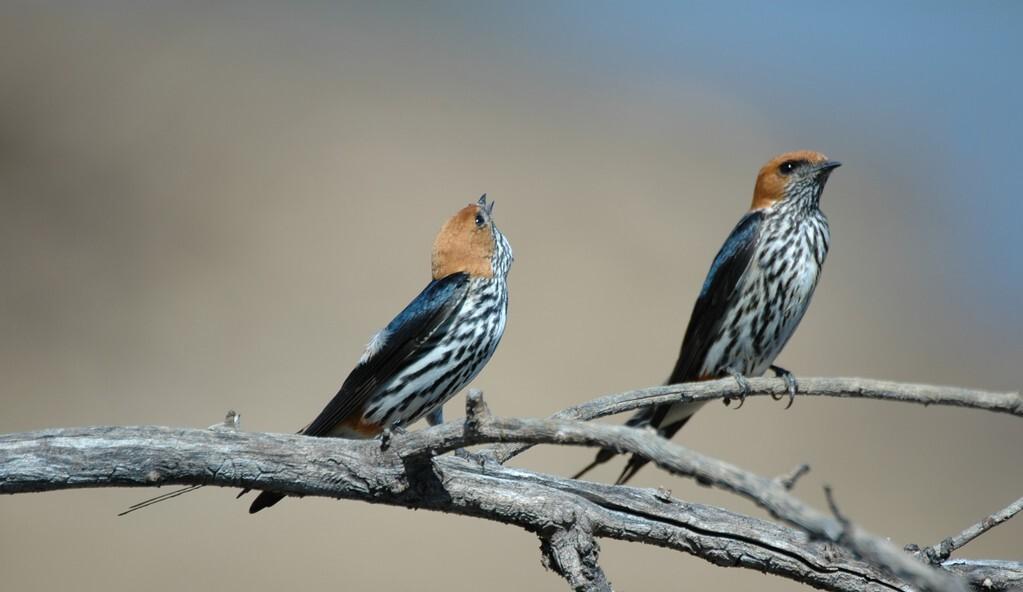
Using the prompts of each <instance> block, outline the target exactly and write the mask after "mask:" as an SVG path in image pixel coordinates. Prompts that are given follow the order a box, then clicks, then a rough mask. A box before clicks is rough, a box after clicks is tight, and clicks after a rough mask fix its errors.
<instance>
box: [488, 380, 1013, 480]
mask: <svg viewBox="0 0 1023 592" xmlns="http://www.w3.org/2000/svg"><path fill="white" fill-rule="evenodd" d="M748 381H749V386H750V389H751V391H750V392H749V393H748V395H747V396H748V397H777V396H781V395H788V386H787V385H786V384H785V381H784V380H783V379H781V378H750V379H748ZM740 394H741V390H740V388H739V386H738V385H737V384H736V382H735V381H734V380H733V379H731V378H722V379H720V380H709V381H705V382H689V383H685V384H669V385H665V386H656V387H651V388H644V389H636V390H632V391H626V392H624V393H618V394H614V395H607V396H605V397H601V398H599V399H593V400H592V401H587V402H585V403H581V404H579V405H575V406H573V407H569V408H568V409H565V410H563V411H559V412H558V413H555V414H554V415H552V416H551V418H557V419H578V420H590V419H597V418H600V417H606V416H608V415H616V414H619V413H627V412H629V411H635V410H636V409H640V408H642V407H649V406H651V405H660V404H662V403H675V402H680V401H682V402H690V401H711V400H714V399H722V400H724V399H734V398H736V397H737V396H739V395H740ZM798 397H799V398H803V397H837V398H843V399H845V398H848V399H875V400H880V401H896V402H901V403H915V404H918V405H924V406H929V405H942V406H949V407H966V408H970V409H979V410H984V411H991V412H994V413H1006V414H1009V415H1015V416H1016V417H1023V397H1021V396H1020V394H1019V393H1017V392H1010V393H993V392H989V391H981V390H974V389H965V388H960V387H952V386H936V385H928V384H910V383H901V382H890V381H886V380H873V379H869V378H804V377H800V378H799V394H798ZM529 448H530V446H528V445H517V446H503V447H499V448H497V449H495V450H493V451H491V454H493V455H494V457H495V458H496V459H497V460H499V461H500V462H505V461H507V460H509V459H510V458H512V457H514V456H516V455H518V454H521V453H522V452H524V451H525V450H528V449H529Z"/></svg>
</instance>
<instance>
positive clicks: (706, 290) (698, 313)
mask: <svg viewBox="0 0 1023 592" xmlns="http://www.w3.org/2000/svg"><path fill="white" fill-rule="evenodd" d="M763 218H764V215H763V214H762V213H761V212H750V213H748V214H746V215H745V216H743V217H742V219H741V220H739V223H738V224H736V226H735V228H734V229H732V233H731V234H729V235H728V239H726V240H725V244H724V245H722V247H721V250H720V251H718V254H717V256H716V257H715V258H714V263H712V264H711V266H710V271H709V272H707V279H706V280H705V281H704V283H703V288H702V289H701V290H700V296H699V297H698V298H697V299H696V304H695V305H694V306H693V313H692V315H690V317H689V326H688V327H687V328H686V335H685V338H684V339H683V340H682V349H681V350H680V351H679V356H678V361H677V362H676V363H675V369H674V370H673V371H672V373H671V377H670V378H668V383H669V384H676V383H680V382H687V381H692V380H697V379H699V378H701V376H700V375H699V374H700V370H701V367H702V366H703V362H704V360H705V359H706V357H707V353H708V350H709V349H710V346H711V345H712V344H713V343H714V341H715V340H716V339H717V337H718V335H719V333H720V332H721V325H722V323H723V322H724V319H725V313H726V312H727V310H728V307H729V306H730V305H731V304H732V303H733V302H734V300H735V298H736V297H737V295H736V289H737V288H738V287H739V284H740V281H741V280H742V276H743V274H744V273H746V269H747V268H748V267H749V265H750V261H751V260H752V259H753V252H754V251H755V250H756V244H757V238H758V236H759V233H760V225H761V222H762V221H763Z"/></svg>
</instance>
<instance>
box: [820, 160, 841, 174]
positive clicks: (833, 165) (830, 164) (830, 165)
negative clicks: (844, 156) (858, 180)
mask: <svg viewBox="0 0 1023 592" xmlns="http://www.w3.org/2000/svg"><path fill="white" fill-rule="evenodd" d="M840 166H842V163H840V162H838V161H837V160H826V161H824V162H822V163H820V164H819V165H817V170H818V171H828V172H831V171H833V170H835V169H837V168H838V167H840Z"/></svg>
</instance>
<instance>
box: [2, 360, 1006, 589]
mask: <svg viewBox="0 0 1023 592" xmlns="http://www.w3.org/2000/svg"><path fill="white" fill-rule="evenodd" d="M767 380H772V381H773V382H775V383H777V385H762V384H760V383H761V381H756V382H755V383H754V388H755V389H758V392H764V393H765V394H769V392H774V389H775V387H776V386H778V392H782V389H783V388H784V387H783V386H780V385H783V383H782V381H780V380H776V379H767ZM818 380H820V379H818ZM829 380H830V381H831V384H833V385H834V384H840V381H837V382H836V380H835V379H829ZM845 380H846V383H845V386H844V387H835V390H834V391H833V392H839V391H841V392H846V393H847V392H860V391H857V387H856V385H855V381H853V380H849V379H845ZM813 383H814V381H813V380H811V379H804V380H802V381H801V387H802V389H807V388H808V387H809V385H811V384H813ZM874 384H877V383H874ZM689 386H694V385H686V387H689ZM721 386H723V387H725V388H724V389H722V391H724V392H720V391H719V393H718V395H719V396H721V397H724V396H728V395H727V392H728V391H727V389H728V388H731V387H733V386H734V385H731V384H727V383H722V384H721ZM896 386H898V387H900V388H903V390H902V391H900V392H908V391H913V392H914V393H915V394H914V395H913V397H914V399H913V400H914V401H915V402H924V401H927V402H928V403H936V402H940V401H949V400H957V401H959V402H958V403H954V404H958V405H962V406H974V407H979V408H983V409H989V410H996V411H1004V410H1023V405H1021V404H1020V402H1019V397H1018V395H991V396H990V397H987V396H983V397H982V396H978V397H977V398H976V402H975V403H974V402H971V401H970V400H969V398H968V397H966V396H964V395H962V394H961V393H960V394H957V395H955V397H950V396H946V395H948V393H949V392H951V391H943V390H941V389H942V388H943V387H935V390H932V391H927V390H921V389H925V387H915V386H913V385H908V388H907V385H896ZM926 388H929V387H926ZM843 389H844V390H843ZM651 390H656V389H651ZM676 391H677V392H678V391H681V389H678V388H676ZM683 392H688V391H683ZM935 393H938V394H937V395H936V394H935ZM644 396H645V395H642V394H640V395H637V394H636V393H631V394H626V395H623V396H618V397H606V398H604V399H601V400H600V401H605V403H604V404H603V407H601V406H600V405H596V406H594V405H593V404H592V403H591V404H589V405H590V406H589V407H587V408H588V409H595V410H596V411H597V412H598V413H600V414H604V413H603V409H604V408H606V407H607V406H619V407H620V406H622V405H625V406H627V405H629V404H631V403H622V401H623V400H627V401H634V400H636V399H637V398H639V399H642V398H643V397H644ZM654 396H662V394H657V395H654ZM669 396H676V397H678V396H680V395H679V394H677V393H676V394H674V395H669ZM686 396H688V395H686ZM707 396H708V397H709V395H707ZM733 396H734V395H733ZM1012 397H1015V400H1013V399H1012ZM877 398H882V397H877ZM893 398H895V399H897V400H905V399H900V398H899V397H898V396H896V397H893ZM644 404H649V401H647V402H646V403H644ZM946 404H949V403H946ZM622 410H623V411H624V410H625V409H622ZM1005 412H1011V413H1013V414H1018V413H1017V412H1016V411H1005ZM495 442H499V443H514V444H530V445H531V444H541V443H550V444H575V445H589V446H612V447H614V448H617V449H619V450H623V451H628V452H635V453H638V454H642V455H644V456H647V457H649V458H651V459H652V460H653V461H654V462H655V463H657V464H658V465H659V466H661V467H662V468H665V469H667V470H669V471H672V472H674V473H677V474H681V475H686V476H691V477H694V478H696V479H697V480H698V481H700V482H701V483H704V484H709V485H711V486H715V487H720V488H723V489H726V490H728V491H732V492H734V493H737V494H739V495H743V496H744V497H747V498H749V499H751V500H753V501H754V502H756V503H758V504H759V505H761V506H762V507H764V508H765V509H767V510H768V511H769V512H770V513H771V514H772V515H773V516H775V517H776V518H778V519H780V520H782V521H784V522H787V523H789V524H791V525H793V526H795V528H792V527H786V526H781V525H777V524H773V523H770V522H767V521H763V520H759V519H756V518H752V517H749V516H743V515H740V514H735V513H731V512H728V511H725V510H721V509H718V508H712V507H708V506H702V505H699V504H689V503H685V502H682V501H680V500H677V499H674V498H672V497H671V495H670V494H668V493H666V492H663V491H656V492H655V491H650V490H643V489H637V488H632V487H621V486H609V485H600V484H596V483H588V482H583V481H574V480H569V479H563V478H560V477H556V476H551V475H543V474H539V473H533V472H529V471H524V470H517V469H511V468H507V467H504V466H503V465H501V464H500V463H499V462H497V461H496V460H494V457H493V456H491V455H490V454H486V453H484V454H480V455H476V456H470V457H468V458H459V457H453V456H437V455H439V454H442V453H444V452H446V451H450V450H456V449H459V448H461V447H464V446H467V445H472V444H485V443H495ZM491 452H499V450H498V451H494V450H491ZM803 472H804V471H803V470H802V467H800V468H799V469H798V470H796V471H794V472H793V473H792V474H791V475H788V476H784V477H780V478H777V479H769V478H766V477H760V476H757V475H754V474H752V473H749V472H748V471H744V470H742V469H739V468H738V467H734V466H732V465H729V464H728V463H724V462H722V461H718V460H716V459H711V458H709V457H706V456H703V455H700V454H698V453H696V452H693V451H691V450H688V449H685V448H683V447H681V446H678V445H676V444H672V443H670V442H668V441H666V440H664V439H662V438H659V437H657V436H656V435H655V434H653V433H650V432H645V431H640V430H633V429H629V428H624V427H619V426H606V425H600V424H585V423H581V422H579V421H574V420H571V419H562V418H556V419H548V420H537V419H500V418H493V417H491V416H490V415H489V412H488V411H487V410H486V408H485V405H484V404H483V402H482V398H481V397H480V396H479V395H478V394H472V395H471V396H470V397H469V398H468V405H467V419H466V420H465V421H464V422H454V423H449V424H445V425H442V426H437V427H435V428H430V429H427V430H422V431H417V432H410V433H404V434H392V435H390V436H389V438H388V439H387V440H386V441H385V442H382V441H379V440H377V441H350V440H336V439H319V438H308V437H303V436H296V435H279V434H255V433H242V432H236V431H231V430H188V429H171V428H163V427H129V428H125V427H94V428H71V429H63V430H44V431H40V432H32V433H26V434H10V435H6V436H0V493H23V492H29V491H48V490H55V489H66V488H74V487H104V486H107V487H108V486H152V485H162V484H172V483H175V484H190V485H193V484H209V485H219V486H228V487H251V488H254V489H271V490H276V491H280V492H284V493H290V494H294V495H319V496H329V497H337V498H345V499H358V500H363V501H368V502H371V503H382V504H390V505H397V506H406V507H414V508H423V509H429V510H436V511H443V512H451V513H456V514H463V515H469V516H476V517H481V518H486V519H489V520H494V521H497V522H503V523H509V524H514V525H517V526H519V527H522V528H525V529H527V530H529V531H531V532H535V533H537V534H538V536H539V537H540V539H541V549H542V551H543V558H544V564H545V565H546V566H548V567H549V568H551V569H552V570H554V571H556V572H557V573H559V574H560V575H562V576H563V577H565V578H566V579H567V580H568V581H569V583H570V584H571V585H572V586H573V588H574V589H577V590H610V589H611V585H610V583H609V582H608V580H607V578H606V576H605V575H604V573H603V572H602V571H601V569H600V567H599V565H598V563H597V550H598V548H597V544H596V541H595V538H598V537H604V538H615V539H620V540H626V541H634V542H643V543H647V544H654V545H659V546H663V547H668V548H672V549H676V550H680V551H683V552H687V553H691V554H693V555H696V556H698V557H701V558H703V559H706V560H708V561H711V562H713V563H715V564H717V565H723V566H738V567H746V568H750V569H757V570H759V571H763V572H767V573H773V574H776V575H780V576H782V577H787V578H790V579H793V580H796V581H800V582H804V583H806V584H809V585H811V586H814V587H818V588H824V589H829V590H914V589H921V590H925V589H933V590H961V589H965V588H966V586H967V585H968V586H971V587H973V588H975V589H985V590H1008V589H1012V588H1013V587H1014V586H1019V584H1020V582H1021V581H1023V564H1019V563H1012V562H994V563H992V562H973V563H970V562H964V561H962V560H952V561H943V562H941V563H939V565H938V567H937V569H935V568H932V567H931V566H929V565H927V564H926V563H925V562H924V561H920V560H918V559H916V558H914V557H913V556H912V555H911V554H909V553H906V552H903V551H902V550H899V549H896V548H895V547H894V546H893V545H892V544H891V543H889V542H887V541H885V540H884V539H880V538H878V537H874V536H872V535H869V534H868V533H865V532H863V531H862V530H861V529H858V528H856V527H855V526H853V525H852V524H851V523H849V522H848V521H847V520H845V519H844V518H843V517H841V516H828V515H825V514H823V513H821V512H819V511H817V510H814V509H812V508H810V507H808V506H806V505H805V504H803V503H802V502H800V501H799V500H798V499H796V498H794V497H793V496H792V495H791V494H790V493H789V491H788V490H789V489H790V488H791V486H792V485H793V484H794V482H795V480H796V479H798V477H799V475H801V474H802V473H803ZM953 574H954V575H953Z"/></svg>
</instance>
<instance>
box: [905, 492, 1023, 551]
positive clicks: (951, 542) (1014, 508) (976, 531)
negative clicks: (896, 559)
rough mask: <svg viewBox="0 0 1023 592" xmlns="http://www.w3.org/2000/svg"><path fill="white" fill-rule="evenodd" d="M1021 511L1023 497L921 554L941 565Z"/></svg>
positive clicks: (1022, 509) (1022, 508)
mask: <svg viewBox="0 0 1023 592" xmlns="http://www.w3.org/2000/svg"><path fill="white" fill-rule="evenodd" d="M1021 511H1023V497H1021V498H1019V499H1018V500H1016V501H1014V502H1012V503H1011V504H1009V505H1008V506H1007V507H1005V508H1003V509H1001V510H999V511H997V512H995V513H994V514H991V515H990V516H988V517H987V518H984V519H983V520H981V521H980V522H978V523H976V524H974V525H972V526H970V527H969V528H967V529H966V530H964V531H962V532H961V533H959V534H957V535H955V536H954V537H949V538H947V539H945V540H943V541H941V542H940V543H938V544H936V545H932V546H930V547H927V548H926V549H923V550H921V551H920V552H919V553H920V554H923V555H924V557H926V558H927V560H928V561H929V562H930V563H931V564H935V565H936V564H939V563H941V562H943V561H945V560H947V559H948V558H949V556H950V555H952V553H953V552H954V551H955V550H956V549H961V548H962V547H965V546H966V545H968V544H969V543H970V541H973V540H975V539H976V538H977V537H979V536H980V535H982V534H984V533H985V532H987V531H989V530H991V529H992V528H994V527H996V526H998V525H999V524H1001V523H1003V522H1005V521H1006V520H1008V519H1009V518H1012V517H1013V516H1015V515H1016V514H1019V513H1020V512H1021Z"/></svg>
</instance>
